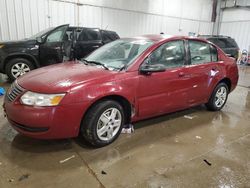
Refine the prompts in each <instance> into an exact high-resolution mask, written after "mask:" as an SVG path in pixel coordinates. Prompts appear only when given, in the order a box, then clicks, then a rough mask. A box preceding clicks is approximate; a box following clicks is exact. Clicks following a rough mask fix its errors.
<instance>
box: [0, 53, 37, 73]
mask: <svg viewBox="0 0 250 188" xmlns="http://www.w3.org/2000/svg"><path fill="white" fill-rule="evenodd" d="M12 58H27V59H28V60H32V62H33V63H34V65H35V67H36V68H39V67H40V63H39V62H38V60H37V59H36V58H35V57H34V56H33V55H30V54H27V53H11V54H9V55H8V56H6V57H5V58H4V59H3V64H2V67H0V69H2V70H5V67H6V64H7V62H8V60H9V59H12Z"/></svg>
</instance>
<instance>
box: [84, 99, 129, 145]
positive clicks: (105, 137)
mask: <svg viewBox="0 0 250 188" xmlns="http://www.w3.org/2000/svg"><path fill="white" fill-rule="evenodd" d="M124 120H125V118H124V111H123V108H122V106H121V105H120V104H119V103H118V102H116V101H112V100H104V101H101V102H99V103H97V104H95V105H94V106H93V107H91V109H90V110H89V111H88V112H87V114H86V116H85V118H84V119H83V122H82V125H81V135H82V136H83V137H84V139H85V140H86V141H87V142H89V143H90V144H92V145H93V146H96V147H102V146H105V145H108V144H110V143H112V142H113V141H114V140H115V139H116V138H117V137H118V136H119V135H120V133H121V130H122V127H123V125H124Z"/></svg>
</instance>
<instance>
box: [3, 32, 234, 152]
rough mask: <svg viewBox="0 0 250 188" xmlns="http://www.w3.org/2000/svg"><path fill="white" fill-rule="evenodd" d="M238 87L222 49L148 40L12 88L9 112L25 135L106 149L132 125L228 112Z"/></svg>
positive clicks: (182, 40) (127, 42)
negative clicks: (197, 109)
mask: <svg viewBox="0 0 250 188" xmlns="http://www.w3.org/2000/svg"><path fill="white" fill-rule="evenodd" d="M237 82H238V69H237V66H236V63H235V61H234V59H232V58H230V57H228V56H227V55H225V54H224V52H223V51H222V50H221V49H219V48H218V47H217V46H215V45H214V44H212V43H210V42H208V41H206V40H203V39H197V38H189V37H169V36H164V35H147V36H141V37H136V38H124V39H120V40H117V41H114V42H111V43H109V44H107V45H104V46H103V47H101V48H99V49H97V50H96V51H94V52H93V53H92V54H90V55H89V56H88V57H87V58H85V59H82V60H81V61H76V62H67V63H62V64H58V65H52V66H48V67H45V68H41V69H37V70H34V71H32V72H30V73H27V74H26V75H24V76H22V77H20V78H19V79H17V81H16V82H14V83H13V84H12V86H11V88H10V90H9V91H8V92H7V94H6V96H5V100H4V109H5V112H6V115H7V118H8V120H9V122H10V123H11V124H12V126H13V127H14V128H15V129H16V130H17V131H18V132H20V133H22V134H24V135H27V136H30V137H34V138H41V139H55V138H69V137H77V136H78V135H82V136H83V137H84V139H85V140H86V141H88V142H89V143H91V144H92V145H94V146H98V147H100V146H104V145H107V144H110V143H111V142H113V141H114V140H115V139H116V138H117V137H118V136H119V134H120V132H121V129H122V128H123V127H124V125H126V124H128V123H130V122H135V121H138V120H142V119H146V118H150V117H154V116H158V115H161V114H166V113H170V112H174V111H178V110H182V109H185V108H189V107H192V106H196V105H200V104H206V106H207V108H208V109H209V110H213V111H216V110H220V109H221V108H222V107H223V106H224V105H225V103H226V101H227V97H228V94H229V93H230V92H231V91H232V90H233V89H234V88H235V87H236V85H237Z"/></svg>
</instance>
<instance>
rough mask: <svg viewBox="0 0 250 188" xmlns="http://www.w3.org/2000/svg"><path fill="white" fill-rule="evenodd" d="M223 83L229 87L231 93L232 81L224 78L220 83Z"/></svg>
mask: <svg viewBox="0 0 250 188" xmlns="http://www.w3.org/2000/svg"><path fill="white" fill-rule="evenodd" d="M222 82H224V83H225V84H227V87H228V89H229V91H231V80H230V79H229V78H224V79H222V80H221V81H220V82H219V83H222Z"/></svg>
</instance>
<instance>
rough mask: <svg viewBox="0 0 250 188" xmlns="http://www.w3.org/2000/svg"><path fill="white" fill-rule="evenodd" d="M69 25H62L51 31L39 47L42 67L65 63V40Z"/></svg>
mask: <svg viewBox="0 0 250 188" xmlns="http://www.w3.org/2000/svg"><path fill="white" fill-rule="evenodd" d="M68 27H69V25H62V26H59V27H57V28H55V29H54V30H53V31H51V32H50V33H49V34H48V35H47V36H46V38H45V41H44V42H43V43H42V44H40V47H39V59H40V64H41V66H46V65H51V64H54V63H60V62H62V61H63V55H64V50H63V44H64V42H63V38H64V35H65V33H66V30H67V29H68Z"/></svg>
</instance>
